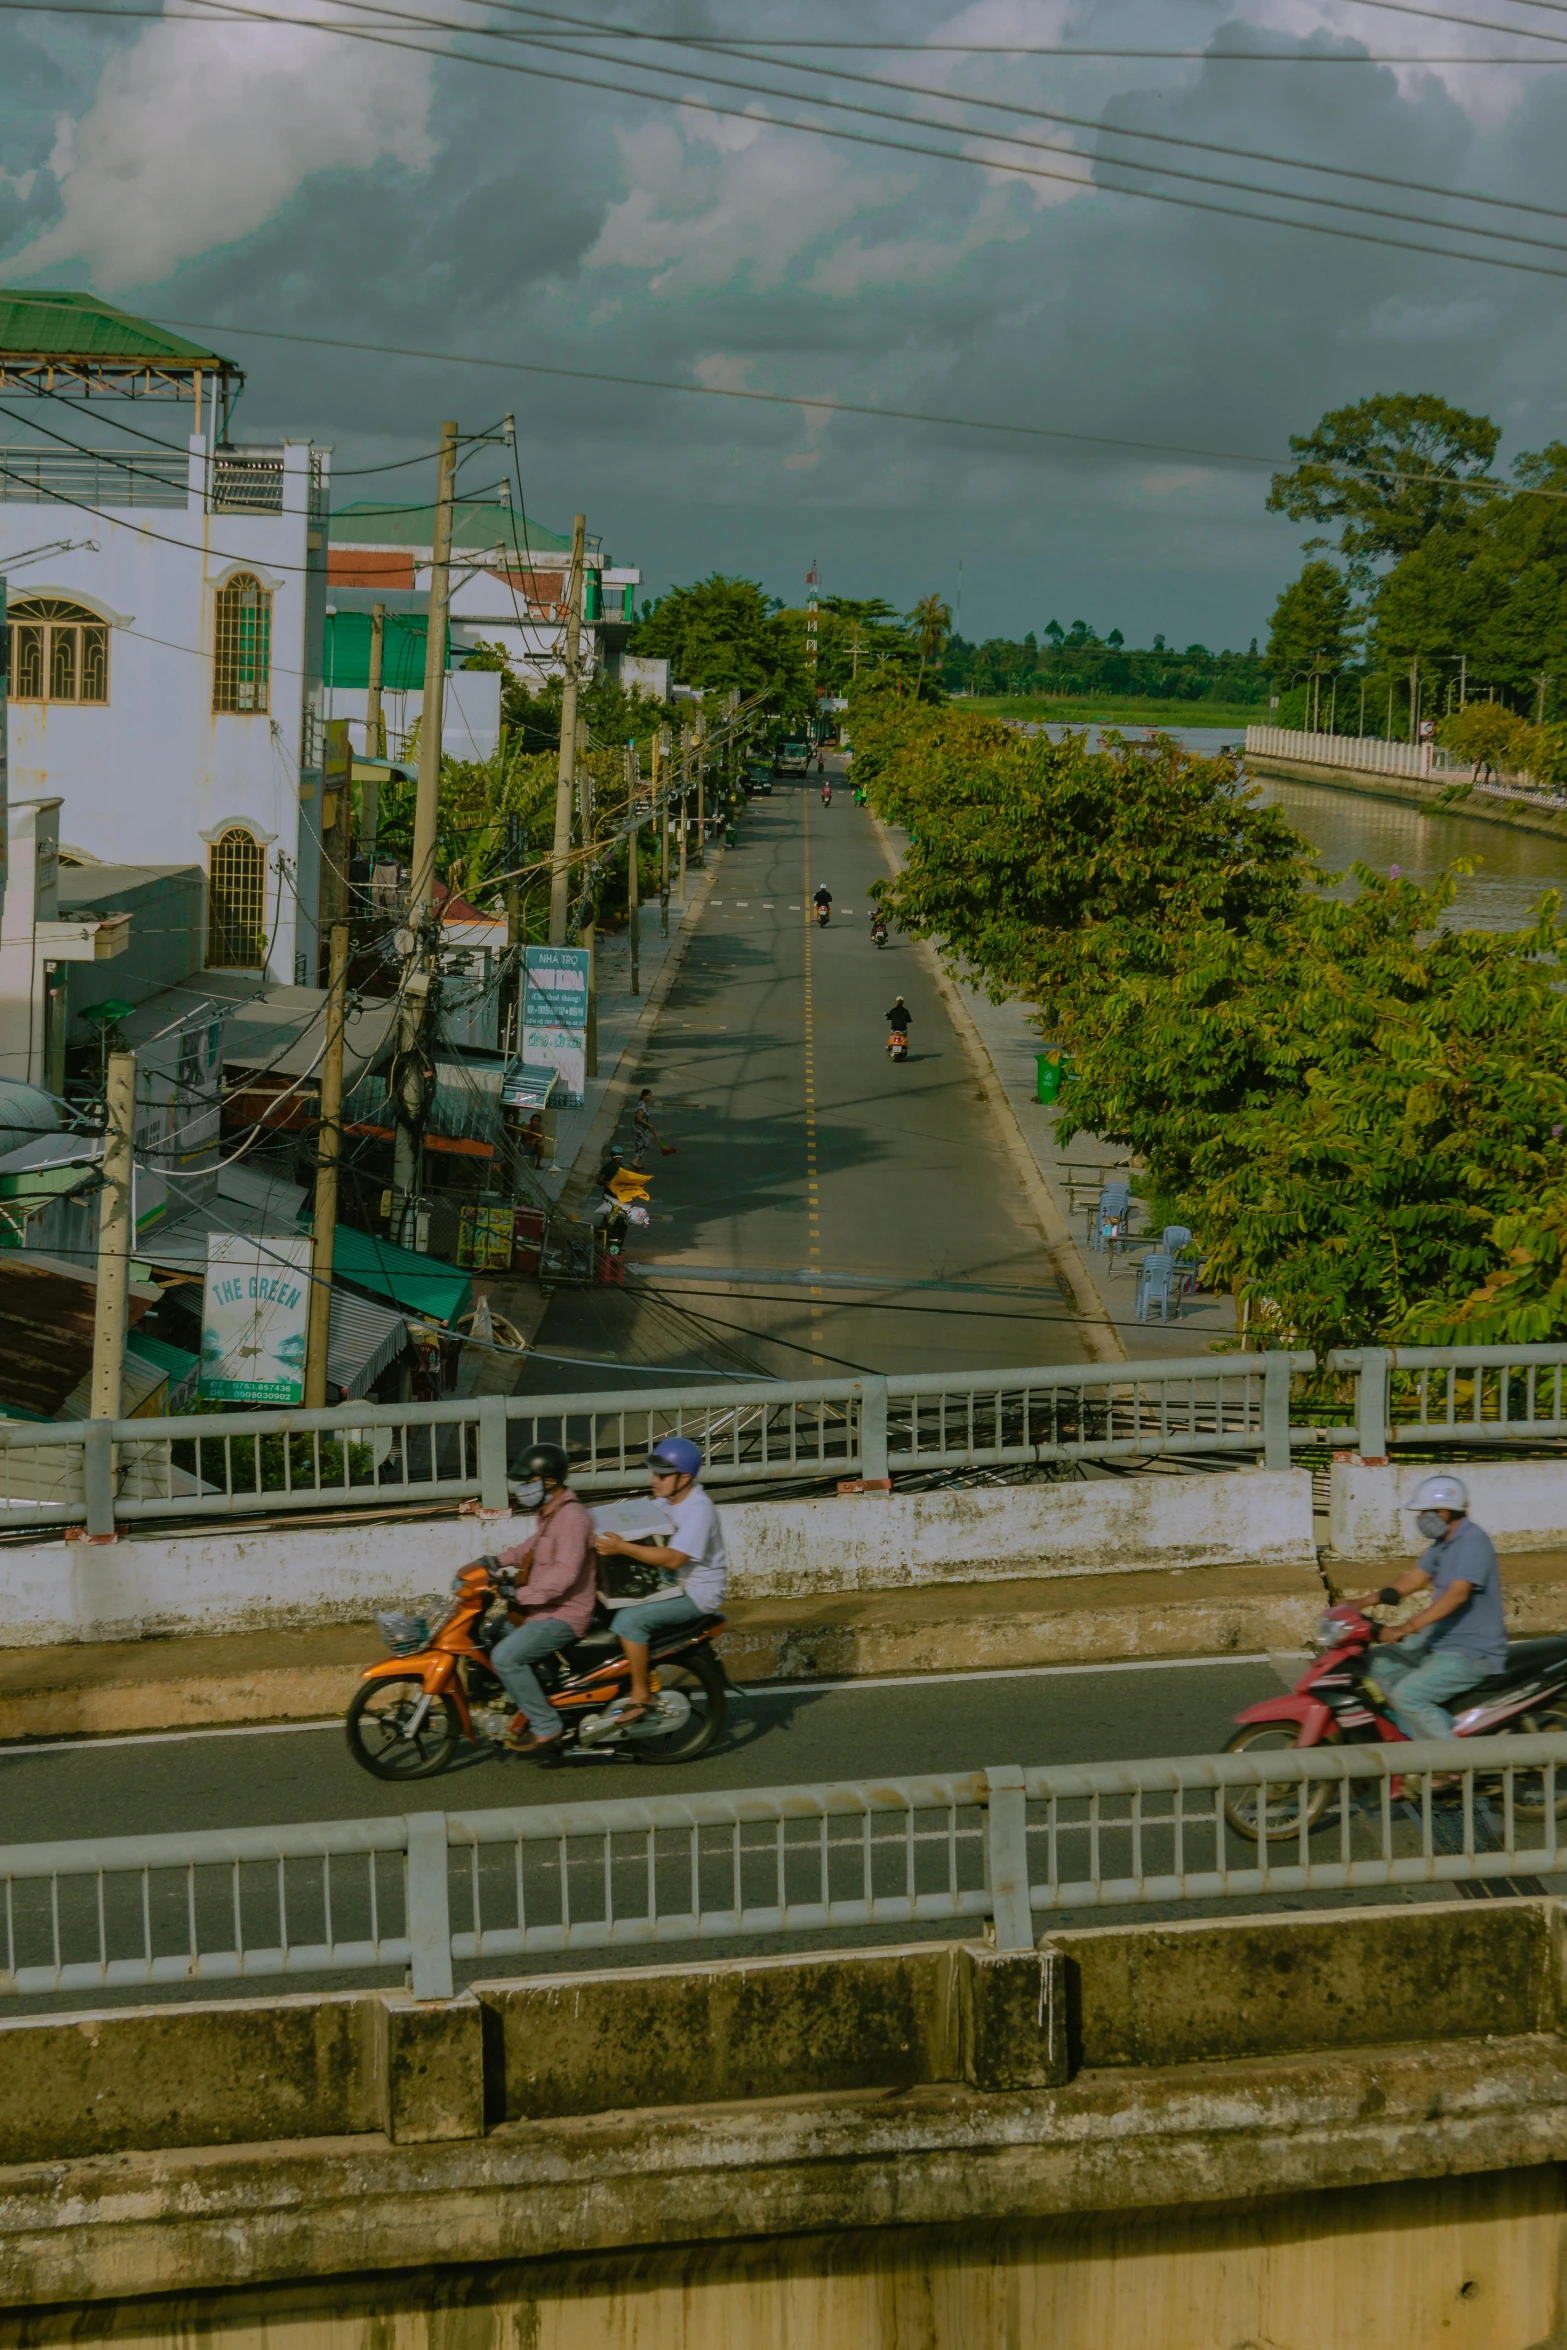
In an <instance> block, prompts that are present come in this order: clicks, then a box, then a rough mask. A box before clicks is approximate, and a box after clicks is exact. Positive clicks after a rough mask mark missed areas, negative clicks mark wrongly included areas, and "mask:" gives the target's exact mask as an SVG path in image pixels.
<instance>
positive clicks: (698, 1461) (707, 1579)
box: [598, 1436, 729, 1729]
mask: <svg viewBox="0 0 1567 2350" xmlns="http://www.w3.org/2000/svg"><path fill="white" fill-rule="evenodd" d="M647 1466H648V1476H649V1479H650V1481H651V1483H652V1487H653V1497H654V1499H655V1500H656V1501H661V1502H662V1503H663V1504H664V1506H665V1508H666V1509H667V1510H668V1511H669V1513H670V1516H671V1517H672V1518H673V1519H674V1521H675V1522H674V1525H673V1526H672V1527H671V1529H670V1533H669V1539H668V1541H667V1542H631V1541H628V1540H627V1538H626V1536H625V1535H624V1534H611V1533H601V1534H600V1535H599V1538H598V1547H599V1555H600V1556H601V1557H607V1558H616V1557H620V1558H631V1559H640V1560H641V1561H642V1563H643V1565H644V1566H649V1567H657V1568H659V1569H660V1571H661V1572H662V1573H663V1574H665V1575H667V1576H668V1577H669V1578H670V1588H669V1589H668V1590H666V1591H659V1592H655V1593H654V1594H653V1596H652V1598H651V1599H637V1600H633V1601H632V1602H631V1605H630V1606H629V1607H619V1608H617V1609H616V1610H615V1630H616V1632H617V1633H618V1634H619V1635H620V1644H621V1647H622V1648H623V1649H624V1650H625V1652H626V1662H627V1664H628V1665H629V1666H630V1667H631V1688H630V1692H629V1694H628V1695H627V1696H625V1697H623V1698H621V1699H620V1700H619V1702H618V1703H617V1704H615V1705H613V1706H611V1708H610V1710H609V1712H608V1713H607V1714H606V1716H605V1725H606V1727H608V1726H609V1724H611V1723H613V1724H614V1726H615V1727H616V1728H617V1729H623V1728H626V1727H627V1726H628V1725H630V1724H631V1723H633V1722H640V1721H641V1720H642V1719H643V1718H644V1716H645V1715H646V1714H647V1713H649V1712H650V1711H651V1709H652V1705H653V1685H652V1680H651V1677H650V1673H649V1667H648V1647H649V1643H650V1641H651V1640H652V1637H653V1635H654V1633H655V1632H662V1631H665V1630H667V1629H668V1628H669V1627H670V1626H672V1625H675V1624H692V1623H695V1622H696V1621H697V1619H698V1617H700V1616H710V1615H716V1614H717V1612H718V1610H719V1609H720V1608H721V1607H722V1606H723V1604H724V1593H725V1591H726V1590H727V1589H728V1587H729V1554H728V1552H727V1551H726V1550H725V1548H724V1533H723V1527H722V1526H721V1524H720V1523H719V1517H718V1512H717V1510H716V1509H715V1508H714V1507H713V1503H712V1500H711V1498H710V1496H709V1495H708V1494H707V1493H706V1491H705V1490H704V1489H703V1487H702V1486H701V1485H700V1484H698V1482H697V1480H698V1478H699V1476H700V1475H701V1470H702V1448H701V1446H700V1445H699V1444H693V1443H692V1441H691V1439H690V1437H689V1436H664V1437H660V1439H659V1441H658V1442H657V1443H656V1444H655V1445H654V1447H653V1449H652V1451H651V1452H650V1453H649V1454H648V1462H647Z"/></svg>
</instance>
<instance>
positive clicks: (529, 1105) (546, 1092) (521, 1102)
mask: <svg viewBox="0 0 1567 2350" xmlns="http://www.w3.org/2000/svg"><path fill="white" fill-rule="evenodd" d="M557 1082H558V1080H557V1077H556V1073H555V1071H554V1070H553V1069H550V1068H543V1069H533V1068H530V1067H529V1065H528V1063H527V1062H526V1061H513V1062H512V1063H511V1065H510V1067H509V1068H508V1069H507V1071H506V1074H505V1076H504V1077H503V1078H502V1079H501V1106H502V1108H503V1109H507V1110H542V1109H543V1108H544V1107H545V1105H546V1103H547V1102H548V1101H549V1098H550V1096H551V1094H552V1093H553V1092H554V1090H555V1087H556V1084H557Z"/></svg>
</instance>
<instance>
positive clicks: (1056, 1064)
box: [1034, 1051, 1066, 1102]
mask: <svg viewBox="0 0 1567 2350" xmlns="http://www.w3.org/2000/svg"><path fill="white" fill-rule="evenodd" d="M1034 1066H1035V1068H1036V1070H1037V1071H1038V1083H1037V1085H1036V1088H1035V1099H1036V1100H1037V1101H1042V1102H1053V1101H1056V1100H1058V1099H1059V1097H1060V1093H1061V1080H1062V1078H1063V1076H1064V1075H1065V1074H1066V1060H1065V1056H1064V1055H1063V1054H1062V1053H1061V1052H1059V1051H1054V1052H1048V1053H1036V1054H1035V1056H1034Z"/></svg>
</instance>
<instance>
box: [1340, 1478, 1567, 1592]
mask: <svg viewBox="0 0 1567 2350" xmlns="http://www.w3.org/2000/svg"><path fill="white" fill-rule="evenodd" d="M1449 1466H1450V1467H1451V1469H1452V1473H1453V1474H1454V1475H1456V1476H1459V1477H1462V1479H1463V1481H1464V1483H1465V1485H1466V1486H1467V1487H1468V1488H1469V1513H1470V1516H1471V1517H1472V1518H1473V1519H1474V1520H1475V1522H1476V1524H1477V1525H1481V1526H1483V1527H1484V1528H1485V1530H1486V1532H1487V1533H1488V1534H1489V1535H1490V1537H1491V1540H1492V1541H1493V1542H1494V1543H1495V1544H1496V1547H1497V1549H1498V1550H1499V1551H1529V1550H1567V1461H1487V1460H1477V1461H1459V1462H1457V1463H1454V1464H1449ZM1431 1473H1432V1472H1431V1469H1430V1466H1429V1464H1427V1465H1425V1466H1423V1467H1422V1466H1418V1465H1414V1464H1405V1463H1403V1462H1399V1461H1389V1462H1388V1464H1387V1466H1386V1467H1385V1468H1368V1467H1367V1466H1366V1465H1365V1463H1364V1462H1363V1461H1335V1462H1334V1464H1333V1498H1332V1504H1331V1514H1330V1518H1329V1527H1330V1541H1331V1547H1332V1549H1333V1551H1334V1553H1335V1555H1336V1556H1337V1557H1340V1558H1353V1559H1400V1560H1402V1561H1403V1562H1404V1564H1405V1565H1406V1566H1407V1565H1412V1564H1413V1562H1414V1561H1415V1559H1416V1558H1418V1557H1419V1555H1420V1553H1421V1551H1423V1550H1424V1549H1425V1547H1426V1544H1425V1542H1424V1539H1423V1538H1422V1537H1421V1535H1420V1534H1419V1533H1417V1532H1416V1529H1415V1521H1414V1518H1413V1516H1412V1515H1411V1514H1410V1512H1409V1511H1408V1510H1407V1509H1406V1508H1405V1507H1404V1506H1403V1505H1404V1504H1405V1503H1407V1502H1408V1501H1410V1500H1411V1499H1412V1498H1413V1495H1414V1490H1415V1487H1416V1486H1417V1485H1418V1484H1419V1483H1420V1481H1421V1479H1422V1478H1424V1477H1429V1476H1430V1475H1431Z"/></svg>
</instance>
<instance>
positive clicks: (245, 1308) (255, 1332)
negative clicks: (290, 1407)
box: [200, 1232, 310, 1404]
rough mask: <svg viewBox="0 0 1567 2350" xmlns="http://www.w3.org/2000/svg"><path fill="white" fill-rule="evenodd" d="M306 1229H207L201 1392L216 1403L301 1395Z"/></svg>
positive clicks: (292, 1400) (288, 1399)
mask: <svg viewBox="0 0 1567 2350" xmlns="http://www.w3.org/2000/svg"><path fill="white" fill-rule="evenodd" d="M309 1321H310V1235H309V1234H308V1233H307V1232H288V1233H282V1234H279V1235H276V1236H265V1235H261V1234H257V1233H254V1232H209V1233H208V1235H207V1290H206V1297H205V1299H204V1301H203V1306H202V1315H201V1390H200V1391H201V1394H202V1395H203V1396H204V1397H206V1396H211V1397H214V1398H216V1399H217V1400H218V1401H219V1402H223V1403H275V1404H296V1403H303V1402H304V1399H305V1334H306V1330H307V1328H308V1326H309Z"/></svg>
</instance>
